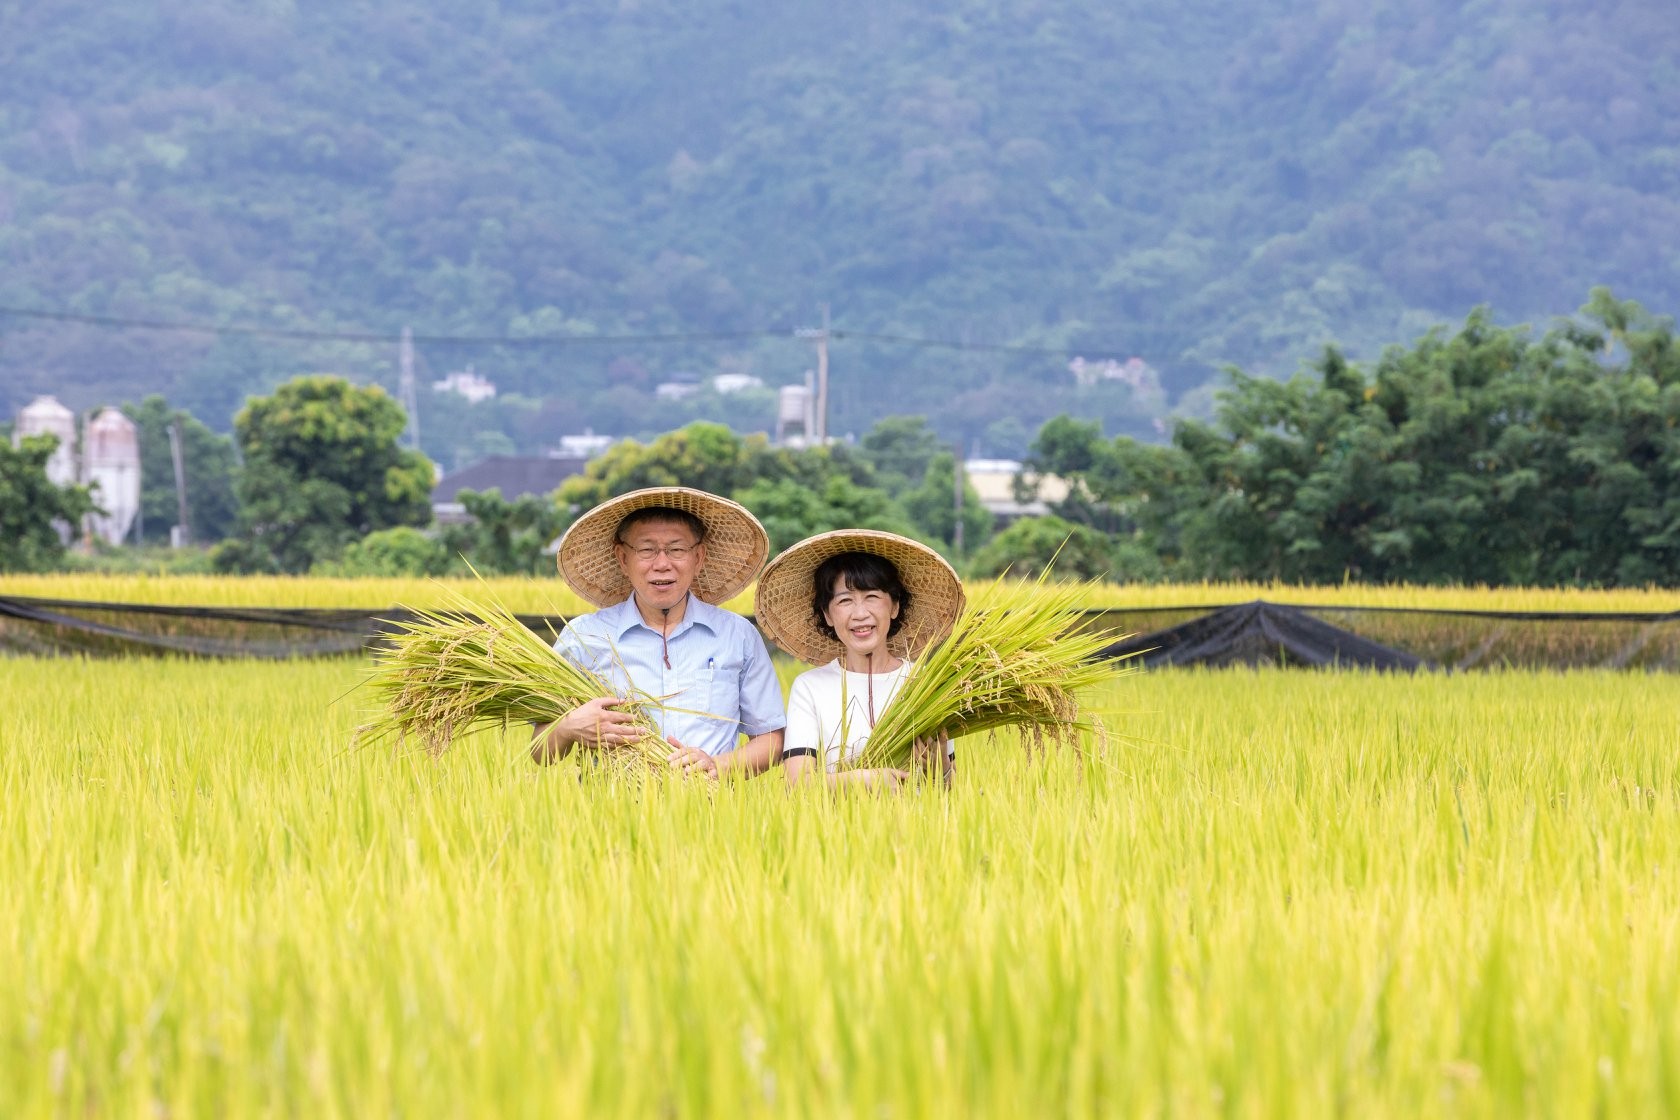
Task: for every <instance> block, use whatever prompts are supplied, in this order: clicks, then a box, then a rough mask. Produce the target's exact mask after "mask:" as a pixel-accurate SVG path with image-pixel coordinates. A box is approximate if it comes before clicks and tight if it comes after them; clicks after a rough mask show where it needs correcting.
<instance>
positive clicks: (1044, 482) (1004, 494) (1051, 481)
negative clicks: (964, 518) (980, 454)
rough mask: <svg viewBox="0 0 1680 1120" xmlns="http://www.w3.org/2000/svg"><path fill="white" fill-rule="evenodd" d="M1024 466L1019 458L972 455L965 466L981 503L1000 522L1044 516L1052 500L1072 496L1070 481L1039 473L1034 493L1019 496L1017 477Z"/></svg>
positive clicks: (1000, 524) (965, 462) (1057, 500)
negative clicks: (1026, 496)
mask: <svg viewBox="0 0 1680 1120" xmlns="http://www.w3.org/2000/svg"><path fill="white" fill-rule="evenodd" d="M1024 469H1025V468H1024V467H1023V466H1022V464H1021V463H1020V462H1019V461H1017V460H1015V459H968V460H965V461H964V462H963V470H964V471H966V472H967V474H968V482H969V485H971V486H973V487H974V490H975V493H977V494H979V495H980V504H981V505H983V506H985V507H986V508H987V509H988V510H990V511H991V514H992V517H993V519H994V520H996V522H997V524H998V526H999V527H1000V528H1001V527H1002V526H1005V525H1008V524H1009V523H1010V522H1012V521H1017V520H1019V519H1020V518H1023V517H1042V516H1044V515H1045V514H1047V513H1049V512H1050V503H1051V502H1059V501H1061V500H1062V499H1063V498H1066V497H1067V496H1068V484H1067V482H1066V481H1065V480H1064V479H1061V478H1058V477H1056V476H1055V475H1039V476H1037V478H1036V479H1035V480H1034V483H1033V491H1032V496H1031V497H1029V498H1028V499H1027V500H1026V501H1021V500H1020V499H1018V498H1016V497H1015V480H1016V479H1017V478H1019V477H1021V475H1022V473H1023V471H1024Z"/></svg>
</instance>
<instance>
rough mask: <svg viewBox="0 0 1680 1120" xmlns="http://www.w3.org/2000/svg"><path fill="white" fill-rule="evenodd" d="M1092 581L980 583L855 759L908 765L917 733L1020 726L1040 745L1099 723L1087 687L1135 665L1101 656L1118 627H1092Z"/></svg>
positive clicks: (860, 762) (876, 764) (1063, 739)
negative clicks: (1087, 704) (1084, 697)
mask: <svg viewBox="0 0 1680 1120" xmlns="http://www.w3.org/2000/svg"><path fill="white" fill-rule="evenodd" d="M1091 593H1092V588H1091V586H1090V585H1088V584H1084V583H1078V582H1066V583H1063V582H1054V581H1051V580H1049V579H1046V578H1043V577H1041V578H1039V579H1037V580H1033V581H1028V582H1012V581H998V582H996V583H993V584H990V585H986V586H982V587H981V588H980V589H979V590H978V592H977V593H976V594H975V595H974V596H973V597H972V598H971V599H970V600H969V606H968V609H967V610H965V611H964V612H963V614H962V616H961V617H960V618H959V619H958V620H957V623H956V625H955V626H954V627H952V630H951V633H950V635H949V636H948V637H947V638H946V639H945V640H944V641H943V642H941V643H940V644H938V645H937V646H934V647H932V648H931V649H929V650H927V651H926V652H925V653H924V654H923V656H922V659H921V660H920V661H919V662H918V663H917V665H916V669H915V672H914V673H912V674H911V676H910V679H909V680H907V681H905V682H904V684H903V685H902V686H901V687H900V688H899V691H898V694H897V695H896V696H895V697H894V698H893V701H892V703H891V704H889V705H888V706H887V709H886V711H885V712H884V713H883V714H882V717H881V719H880V721H879V722H878V723H877V724H876V725H875V728H874V730H873V731H871V732H870V736H869V742H868V744H867V746H866V747H865V748H864V750H863V751H862V752H861V754H860V755H859V757H858V758H857V759H856V760H854V763H853V765H856V766H860V767H881V766H890V767H895V768H898V769H906V768H909V766H910V765H911V764H912V763H913V761H914V759H913V755H914V747H915V742H916V740H917V739H922V738H929V737H932V736H935V735H937V734H939V732H941V731H944V732H946V733H947V734H949V735H950V736H951V737H953V738H956V737H958V736H962V735H971V734H973V733H975V732H978V731H988V730H992V729H994V728H998V727H1004V726H1015V727H1019V728H1020V729H1021V731H1022V737H1023V739H1024V741H1026V742H1028V743H1029V744H1032V745H1035V746H1037V745H1042V744H1044V743H1045V742H1050V743H1062V742H1066V741H1069V740H1070V739H1072V738H1074V737H1075V736H1076V735H1077V734H1078V733H1079V732H1081V731H1091V732H1095V733H1098V734H1100V733H1101V729H1100V727H1098V726H1097V725H1096V723H1095V721H1094V720H1093V719H1092V718H1091V717H1090V715H1089V713H1088V712H1087V711H1086V710H1085V709H1083V708H1082V707H1081V704H1080V695H1081V694H1082V693H1085V692H1088V691H1089V690H1090V689H1093V688H1096V687H1098V686H1100V685H1103V684H1106V683H1108V682H1110V681H1112V680H1114V679H1115V678H1116V677H1119V676H1122V675H1125V674H1127V673H1130V672H1133V671H1134V669H1133V667H1131V666H1125V665H1122V664H1120V663H1119V662H1116V661H1113V660H1109V659H1100V658H1098V657H1097V654H1098V652H1099V651H1101V650H1102V649H1103V647H1105V646H1107V645H1109V644H1110V643H1112V642H1114V641H1115V640H1117V639H1118V638H1119V637H1120V635H1118V634H1114V633H1110V632H1107V631H1102V630H1092V629H1089V628H1088V627H1087V621H1088V620H1087V619H1086V616H1085V607H1086V604H1087V603H1088V602H1089V601H1090V596H1091Z"/></svg>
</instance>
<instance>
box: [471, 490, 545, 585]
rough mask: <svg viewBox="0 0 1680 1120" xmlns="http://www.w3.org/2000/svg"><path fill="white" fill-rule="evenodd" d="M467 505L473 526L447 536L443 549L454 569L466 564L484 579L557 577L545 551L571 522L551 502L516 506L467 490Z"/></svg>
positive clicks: (529, 497)
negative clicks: (454, 565)
mask: <svg viewBox="0 0 1680 1120" xmlns="http://www.w3.org/2000/svg"><path fill="white" fill-rule="evenodd" d="M460 502H461V505H462V506H463V507H464V508H465V509H466V511H467V513H468V514H469V515H470V516H471V518H472V520H471V521H469V522H467V523H466V524H464V525H451V526H448V527H447V528H445V529H444V530H443V535H442V542H441V547H442V549H443V552H444V555H445V557H446V559H447V560H448V561H449V562H450V563H452V564H459V563H460V562H461V561H463V560H464V561H465V562H466V563H469V564H471V565H472V567H473V568H474V569H475V570H476V571H478V572H480V573H482V574H484V575H516V574H525V575H536V574H543V573H546V574H549V575H552V574H553V564H554V561H553V559H552V557H550V556H549V555H547V554H546V553H544V552H543V548H544V546H546V545H547V544H548V543H549V542H550V541H552V540H553V539H554V538H555V537H556V536H558V535H559V534H560V530H562V529H564V528H565V527H566V525H567V523H568V521H569V518H568V517H567V515H566V513H565V511H563V510H561V509H560V508H559V507H557V506H556V505H555V504H554V502H553V501H552V500H551V499H549V498H547V497H538V496H537V495H535V494H525V495H523V496H521V497H519V498H515V499H514V500H513V501H511V502H510V501H508V500H507V499H505V498H503V497H502V492H501V491H500V490H495V489H491V490H486V491H484V492H483V493H477V492H475V491H472V490H463V491H461V493H460Z"/></svg>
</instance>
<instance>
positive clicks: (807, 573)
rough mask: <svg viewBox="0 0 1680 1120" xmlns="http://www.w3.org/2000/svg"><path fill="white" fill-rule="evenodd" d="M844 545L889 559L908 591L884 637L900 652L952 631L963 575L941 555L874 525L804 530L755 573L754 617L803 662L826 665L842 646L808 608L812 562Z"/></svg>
mask: <svg viewBox="0 0 1680 1120" xmlns="http://www.w3.org/2000/svg"><path fill="white" fill-rule="evenodd" d="M842 552H868V553H873V554H874V555H876V556H880V557H884V558H885V559H887V560H890V561H892V564H893V567H895V568H897V569H898V578H899V579H900V580H901V581H902V582H903V584H904V588H905V590H906V591H908V592H910V605H909V607H907V608H905V610H904V611H903V612H902V613H901V615H900V617H901V619H902V620H903V625H901V626H900V627H899V629H898V633H896V634H894V635H893V636H892V637H890V638H888V639H887V648H888V649H889V650H890V651H891V652H892V653H893V654H895V655H896V656H899V657H915V656H917V655H918V654H920V653H921V652H922V650H924V649H926V648H927V647H928V646H930V645H932V644H933V643H935V642H937V641H939V640H940V639H941V638H943V637H944V636H945V635H946V634H948V633H950V632H951V627H952V626H953V625H954V624H955V623H956V621H957V617H958V616H959V615H961V614H962V609H963V604H964V603H965V602H966V600H965V598H964V596H963V589H962V581H961V580H959V579H958V578H957V573H956V571H955V570H954V569H952V567H951V565H950V564H947V563H946V562H945V558H944V557H943V556H941V555H939V553H937V552H935V551H934V550H933V549H931V548H929V547H928V546H927V545H925V544H922V543H921V542H919V541H913V540H911V539H910V538H908V537H901V536H899V535H898V534H897V533H885V532H881V531H880V530H878V529H840V530H837V531H835V532H832V533H819V534H818V535H816V536H814V537H806V538H805V539H804V540H802V541H800V542H799V543H798V544H796V545H794V546H793V547H792V548H789V549H788V550H787V551H785V552H783V553H782V554H781V555H780V556H778V557H776V558H775V559H774V560H772V561H770V563H769V565H768V566H767V567H766V568H765V569H764V574H763V575H762V576H759V577H758V594H757V596H756V597H755V601H754V605H753V617H754V618H755V619H756V620H757V621H758V625H759V628H760V629H761V630H763V631H764V632H765V633H766V634H768V635H769V636H770V638H771V639H772V640H773V641H774V642H775V643H776V644H777V645H779V646H781V647H782V648H783V649H785V650H787V651H788V652H789V653H791V654H793V656H795V657H797V658H799V660H801V661H803V662H805V663H806V664H807V665H826V664H827V663H828V662H830V661H833V660H834V659H835V658H836V657H839V656H840V655H841V654H842V653H843V652H845V649H846V647H845V646H844V645H843V644H841V642H840V639H838V638H831V637H829V636H828V635H827V634H825V633H823V631H822V629H821V628H820V627H819V626H818V624H817V619H816V617H815V616H814V615H813V614H812V613H811V599H812V594H813V592H814V591H815V588H814V587H813V585H812V580H813V579H814V578H815V576H816V573H817V568H818V566H819V565H821V564H822V562H823V561H824V560H827V559H828V558H829V557H831V556H838V555H840V554H841V553H842Z"/></svg>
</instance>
